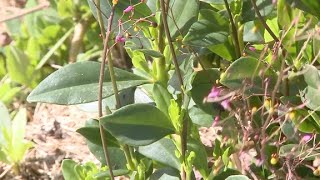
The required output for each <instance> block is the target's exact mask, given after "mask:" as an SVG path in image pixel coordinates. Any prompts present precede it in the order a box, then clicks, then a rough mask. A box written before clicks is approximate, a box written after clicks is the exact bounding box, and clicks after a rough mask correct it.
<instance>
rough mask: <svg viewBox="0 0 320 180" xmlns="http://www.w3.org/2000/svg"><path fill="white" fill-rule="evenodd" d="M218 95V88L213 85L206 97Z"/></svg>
mask: <svg viewBox="0 0 320 180" xmlns="http://www.w3.org/2000/svg"><path fill="white" fill-rule="evenodd" d="M219 95H220V89H219V88H217V87H216V86H213V87H212V89H211V91H210V93H209V95H208V98H215V97H218V96H219Z"/></svg>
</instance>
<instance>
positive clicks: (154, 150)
mask: <svg viewBox="0 0 320 180" xmlns="http://www.w3.org/2000/svg"><path fill="white" fill-rule="evenodd" d="M176 150H177V148H176V146H175V144H174V143H173V141H172V140H171V139H167V138H163V139H161V140H159V141H157V142H154V143H152V144H150V145H147V146H140V147H139V148H138V152H139V153H141V154H142V155H144V156H146V157H148V158H150V159H152V160H155V161H157V162H160V163H161V164H164V165H167V166H170V167H173V168H175V169H177V170H180V161H179V159H178V158H177V157H176V156H175V151H176Z"/></svg>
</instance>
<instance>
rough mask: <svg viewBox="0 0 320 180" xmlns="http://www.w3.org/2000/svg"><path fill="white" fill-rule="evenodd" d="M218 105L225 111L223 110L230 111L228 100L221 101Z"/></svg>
mask: <svg viewBox="0 0 320 180" xmlns="http://www.w3.org/2000/svg"><path fill="white" fill-rule="evenodd" d="M220 104H221V106H222V107H223V109H225V110H230V109H231V107H230V100H229V99H225V100H223V101H222V102H221V103H220Z"/></svg>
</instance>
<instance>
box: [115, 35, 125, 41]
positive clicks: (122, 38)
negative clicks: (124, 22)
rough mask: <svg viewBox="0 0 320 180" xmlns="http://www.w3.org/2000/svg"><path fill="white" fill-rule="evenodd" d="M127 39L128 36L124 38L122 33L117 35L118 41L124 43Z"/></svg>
mask: <svg viewBox="0 0 320 180" xmlns="http://www.w3.org/2000/svg"><path fill="white" fill-rule="evenodd" d="M125 41H126V38H124V37H123V36H122V35H117V36H116V43H123V42H125Z"/></svg>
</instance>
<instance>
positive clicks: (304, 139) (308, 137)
mask: <svg viewBox="0 0 320 180" xmlns="http://www.w3.org/2000/svg"><path fill="white" fill-rule="evenodd" d="M311 138H312V136H311V135H310V134H306V135H304V136H303V137H302V138H301V141H302V142H304V143H306V142H308V141H310V140H311Z"/></svg>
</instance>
